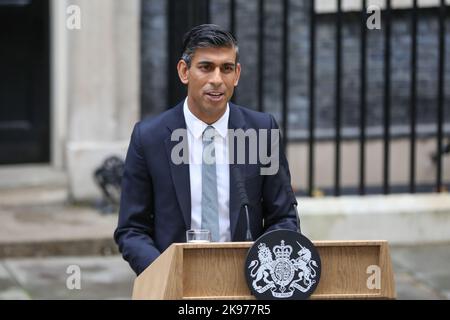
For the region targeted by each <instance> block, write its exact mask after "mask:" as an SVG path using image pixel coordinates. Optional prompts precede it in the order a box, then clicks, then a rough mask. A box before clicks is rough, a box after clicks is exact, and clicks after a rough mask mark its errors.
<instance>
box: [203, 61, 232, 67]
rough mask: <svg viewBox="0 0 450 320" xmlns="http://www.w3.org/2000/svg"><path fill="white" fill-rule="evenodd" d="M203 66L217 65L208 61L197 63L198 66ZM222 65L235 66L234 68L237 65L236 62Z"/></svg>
mask: <svg viewBox="0 0 450 320" xmlns="http://www.w3.org/2000/svg"><path fill="white" fill-rule="evenodd" d="M202 64H204V65H211V64H213V65H214V64H215V63H214V62H212V61H207V60H205V61H199V62H197V65H202ZM222 65H224V66H233V67H234V66H235V65H236V64H235V63H234V62H225V63H223V64H222Z"/></svg>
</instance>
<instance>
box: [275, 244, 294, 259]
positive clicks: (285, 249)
mask: <svg viewBox="0 0 450 320" xmlns="http://www.w3.org/2000/svg"><path fill="white" fill-rule="evenodd" d="M273 253H275V256H276V258H277V259H289V258H290V257H291V253H292V246H289V245H287V246H285V245H284V240H281V246H274V247H273Z"/></svg>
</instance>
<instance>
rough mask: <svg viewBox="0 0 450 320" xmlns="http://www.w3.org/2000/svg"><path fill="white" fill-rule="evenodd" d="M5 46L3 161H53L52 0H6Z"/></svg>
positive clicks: (0, 33) (1, 36)
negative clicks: (51, 120)
mask: <svg viewBox="0 0 450 320" xmlns="http://www.w3.org/2000/svg"><path fill="white" fill-rule="evenodd" d="M0 46H1V50H0V70H1V71H0V75H1V76H0V164H18V163H42V162H49V160H50V150H49V149H50V128H49V123H50V121H49V119H50V106H49V105H50V103H49V100H50V99H49V96H50V89H49V87H50V85H49V81H50V79H49V2H48V0H0Z"/></svg>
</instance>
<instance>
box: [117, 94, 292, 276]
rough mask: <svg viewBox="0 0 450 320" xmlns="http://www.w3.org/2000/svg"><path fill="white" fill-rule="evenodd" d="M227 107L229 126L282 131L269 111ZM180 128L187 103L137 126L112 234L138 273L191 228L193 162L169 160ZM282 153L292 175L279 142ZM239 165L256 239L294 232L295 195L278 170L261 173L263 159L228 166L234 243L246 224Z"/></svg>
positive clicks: (282, 161)
mask: <svg viewBox="0 0 450 320" xmlns="http://www.w3.org/2000/svg"><path fill="white" fill-rule="evenodd" d="M229 106H230V114H229V125H228V128H229V129H239V128H241V129H243V130H247V129H251V128H252V129H256V130H258V129H268V130H269V131H270V129H278V126H277V124H276V122H275V120H274V118H273V117H272V116H271V115H269V114H266V113H260V112H256V111H252V110H249V109H247V108H244V107H240V106H237V105H234V104H232V103H230V104H229ZM179 128H184V129H186V123H185V120H184V114H183V102H182V103H180V104H178V105H177V106H176V107H174V108H172V109H169V110H167V111H166V112H164V113H162V114H161V115H159V116H157V117H155V118H153V119H146V120H143V121H141V122H139V123H137V124H136V125H135V127H134V129H133V133H132V136H131V141H130V145H129V148H128V153H127V157H126V161H125V171H124V175H123V180H122V194H121V202H120V213H119V222H118V226H117V229H116V231H115V233H114V238H115V240H116V242H117V244H118V246H119V250H120V252H121V253H122V255H123V257H124V259H125V260H127V261H128V263H129V264H130V266H131V268H132V269H133V270H134V271H135V272H136V274H140V273H141V272H142V271H144V270H145V269H146V268H147V267H148V266H149V265H150V264H151V263H152V262H153V261H154V260H155V259H156V258H157V257H158V256H159V255H160V254H161V252H163V251H164V250H165V249H167V248H168V247H169V246H170V245H171V244H172V243H176V242H185V241H186V230H188V229H190V227H191V190H190V180H189V179H190V177H189V164H187V163H186V164H179V165H176V164H174V163H173V162H172V161H171V152H172V148H173V147H174V146H175V145H177V144H178V143H179V141H171V133H172V132H173V131H174V130H176V129H179ZM269 142H270V139H269ZM235 147H236V146H235ZM247 151H248V149H247ZM247 154H248V152H247ZM279 157H280V158H279V163H280V169H279V170H286V171H285V172H286V173H287V176H288V177H289V179H290V175H289V168H288V164H287V161H286V158H285V155H284V153H283V152H282V148H281V144H280V154H279ZM235 163H236V162H235ZM235 166H237V167H239V170H241V171H240V172H241V173H242V174H241V176H242V179H243V180H244V181H245V187H246V191H247V194H248V198H249V201H250V206H249V208H250V210H249V213H250V230H251V232H252V235H253V238H254V239H255V240H256V239H257V238H258V237H259V236H261V235H262V234H263V233H264V232H266V231H270V230H275V229H290V230H296V229H297V218H296V216H295V212H294V210H293V207H292V199H290V198H289V196H288V194H287V192H286V187H285V186H286V184H284V185H283V182H282V178H281V176H280V174H279V173H277V174H275V175H261V174H260V169H261V167H262V166H263V165H261V164H260V163H256V164H248V163H247V164H230V202H229V204H230V231H231V239H232V241H244V239H245V235H246V228H247V223H246V218H245V209H243V208H241V202H240V196H239V194H238V192H237V188H236V180H235V179H236V177H235V176H234V175H233V174H232V172H233V171H232V170H233V167H235Z"/></svg>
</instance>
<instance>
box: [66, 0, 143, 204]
mask: <svg viewBox="0 0 450 320" xmlns="http://www.w3.org/2000/svg"><path fill="white" fill-rule="evenodd" d="M68 4H69V5H72V4H73V5H77V6H79V8H80V9H81V29H80V30H69V31H68V32H67V34H68V67H67V71H68V106H69V108H68V130H67V131H68V132H67V135H68V142H67V154H66V156H67V169H68V174H69V187H70V194H71V197H72V199H73V200H76V201H81V200H89V199H93V198H96V197H98V196H99V195H100V191H99V189H98V188H97V186H96V185H95V182H94V179H93V173H94V171H95V169H96V168H97V167H98V166H100V165H101V164H102V162H103V160H104V159H105V158H106V157H108V156H111V155H118V156H120V157H122V158H125V153H126V149H127V146H128V142H129V137H130V134H131V130H132V127H133V125H134V124H135V122H136V121H137V120H138V119H139V114H140V108H139V105H140V104H139V65H140V64H139V56H140V55H139V48H140V46H139V32H140V23H139V22H140V1H139V0H127V1H123V0H95V1H90V0H76V1H68Z"/></svg>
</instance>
